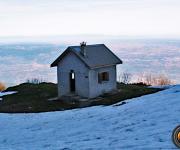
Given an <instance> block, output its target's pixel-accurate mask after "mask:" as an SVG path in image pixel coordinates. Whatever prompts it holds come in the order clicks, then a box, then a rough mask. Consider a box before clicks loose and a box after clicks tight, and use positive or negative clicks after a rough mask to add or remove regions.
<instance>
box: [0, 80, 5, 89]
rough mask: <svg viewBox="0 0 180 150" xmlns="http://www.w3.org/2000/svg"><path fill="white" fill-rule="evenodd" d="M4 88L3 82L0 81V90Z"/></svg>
mask: <svg viewBox="0 0 180 150" xmlns="http://www.w3.org/2000/svg"><path fill="white" fill-rule="evenodd" d="M5 89H6V86H5V84H3V83H2V82H0V91H4V90H5Z"/></svg>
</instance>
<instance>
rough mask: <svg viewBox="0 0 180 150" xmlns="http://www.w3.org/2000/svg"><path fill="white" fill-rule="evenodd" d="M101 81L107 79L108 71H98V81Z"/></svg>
mask: <svg viewBox="0 0 180 150" xmlns="http://www.w3.org/2000/svg"><path fill="white" fill-rule="evenodd" d="M103 81H109V73H108V72H102V73H98V83H102V82H103Z"/></svg>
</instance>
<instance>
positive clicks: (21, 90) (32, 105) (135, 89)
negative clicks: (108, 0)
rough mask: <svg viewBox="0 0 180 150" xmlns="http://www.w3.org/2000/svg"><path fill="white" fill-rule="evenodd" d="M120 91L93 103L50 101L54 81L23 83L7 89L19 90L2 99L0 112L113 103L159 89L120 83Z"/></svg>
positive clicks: (46, 109) (64, 108)
mask: <svg viewBox="0 0 180 150" xmlns="http://www.w3.org/2000/svg"><path fill="white" fill-rule="evenodd" d="M118 88H119V89H120V91H119V92H118V93H114V94H104V95H102V96H101V98H100V99H99V100H96V99H94V100H93V101H92V102H91V103H88V105H87V104H83V102H75V103H67V102H64V101H61V100H56V101H48V99H49V98H54V97H57V85H56V84H53V83H40V84H31V83H23V84H20V85H17V86H14V87H10V88H8V89H6V91H17V93H15V94H12V95H6V96H3V97H2V98H3V100H2V101H0V112H6V113H21V112H47V111H58V110H66V109H73V108H79V107H83V106H95V105H111V104H115V103H117V102H120V101H123V100H125V99H130V98H134V97H138V96H142V95H146V94H151V93H155V92H157V91H159V89H155V88H148V87H147V86H142V85H124V84H118Z"/></svg>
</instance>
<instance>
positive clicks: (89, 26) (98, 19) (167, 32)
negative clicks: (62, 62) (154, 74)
mask: <svg viewBox="0 0 180 150" xmlns="http://www.w3.org/2000/svg"><path fill="white" fill-rule="evenodd" d="M179 15H180V0H26V1H25V0H0V36H1V37H2V36H43V35H46V36H48V35H72V34H74V35H76V34H92V35H93V34H98V35H101V34H105V35H121V36H154V37H180V28H179V27H180V16H179Z"/></svg>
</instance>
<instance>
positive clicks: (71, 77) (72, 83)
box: [69, 70, 76, 92]
mask: <svg viewBox="0 0 180 150" xmlns="http://www.w3.org/2000/svg"><path fill="white" fill-rule="evenodd" d="M69 83H70V92H75V90H76V85H75V83H76V82H75V72H74V70H71V72H70V73H69Z"/></svg>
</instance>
